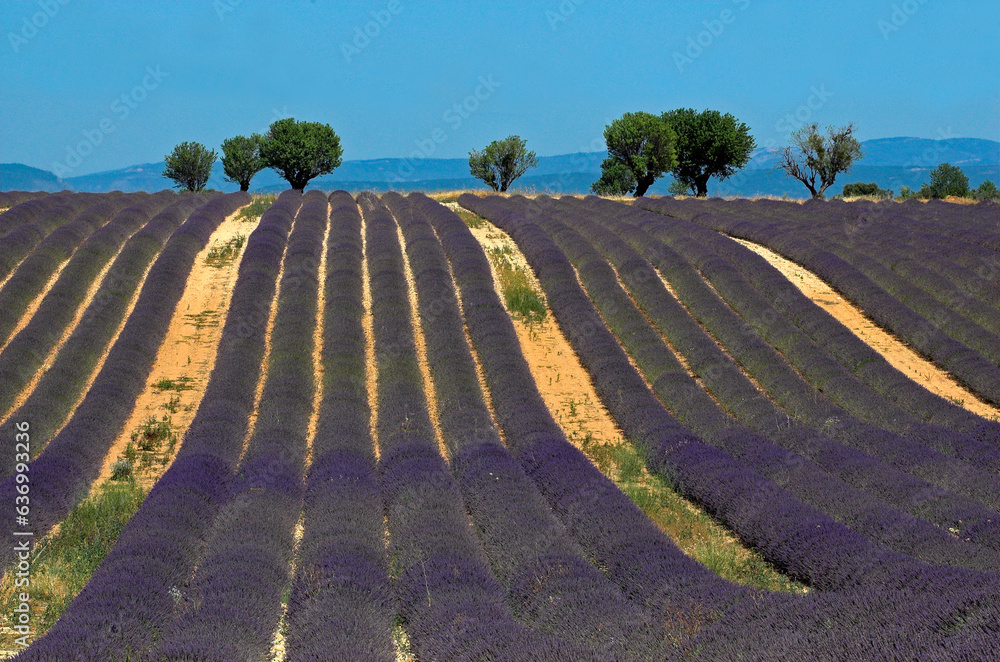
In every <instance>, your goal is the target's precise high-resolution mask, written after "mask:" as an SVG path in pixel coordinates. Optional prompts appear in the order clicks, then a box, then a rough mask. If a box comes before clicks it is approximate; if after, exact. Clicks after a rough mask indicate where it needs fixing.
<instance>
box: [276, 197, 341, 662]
mask: <svg viewBox="0 0 1000 662" xmlns="http://www.w3.org/2000/svg"><path fill="white" fill-rule="evenodd" d="M330 226H331V222H330V202H329V200H327V204H326V231H325V232H324V233H323V249H322V251H321V252H320V257H319V268H318V269H317V272H316V280H317V283H318V287H317V293H318V295H317V298H316V328H315V329H314V330H313V379H314V383H315V389H314V390H313V405H312V414H310V416H309V424H308V427H307V428H306V457H305V461H304V466H305V467H306V468H307V469H308V467H309V465H310V463H311V462H312V448H313V440H314V439H315V438H316V427H317V425H318V423H319V408H320V404H321V403H322V402H323V372H324V371H323V330H324V328H325V325H324V324H323V314H324V311H325V310H326V247H327V244H329V243H330ZM292 576H293V577H294V576H295V575H294V574H293V575H292ZM282 659H284V654H282Z"/></svg>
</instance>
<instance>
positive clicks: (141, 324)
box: [0, 194, 249, 568]
mask: <svg viewBox="0 0 1000 662" xmlns="http://www.w3.org/2000/svg"><path fill="white" fill-rule="evenodd" d="M248 198H249V196H248V195H246V194H242V195H241V194H232V195H227V196H219V197H217V198H215V199H214V200H212V201H210V202H208V203H206V204H204V205H202V206H201V207H200V208H198V209H196V210H195V211H194V212H192V213H191V215H190V216H189V217H188V219H187V221H185V222H184V224H183V225H182V226H181V227H180V228H179V229H178V230H177V231H176V232H174V233H173V234H172V235H171V237H170V239H169V240H168V241H167V243H166V245H165V246H164V248H163V251H162V252H161V253H160V256H159V257H158V258H157V260H156V262H155V263H154V264H153V266H152V268H151V269H150V273H149V275H148V277H147V279H146V281H145V283H144V285H143V287H142V291H141V292H140V293H139V297H138V299H137V301H136V304H135V307H134V309H133V311H132V314H131V315H129V318H128V320H127V321H126V323H125V326H124V328H122V330H121V332H120V334H119V336H118V339H117V340H116V341H115V344H114V345H113V346H112V347H111V349H110V350H109V352H108V356H107V358H106V359H105V361H104V364H103V366H102V367H101V370H100V372H99V373H98V375H97V376H96V378H95V379H94V382H93V384H92V385H91V387H90V389H89V391H88V392H87V395H86V396H85V397H84V399H83V401H82V402H81V403H80V404H79V405H78V406H77V407H76V409H75V410H74V412H73V417H72V418H71V419H70V420H69V421H68V422H67V423H66V425H65V426H63V428H62V429H61V430H60V431H59V433H58V434H57V435H56V436H55V437H53V438H52V440H51V441H50V442H49V443H48V444H46V445H45V447H44V450H43V451H42V453H41V454H40V455H39V456H38V457H36V458H35V459H34V460H32V461H31V462H30V464H28V465H27V469H28V470H29V472H30V476H31V515H32V516H31V527H32V530H33V531H34V534H35V535H36V536H41V535H44V534H46V533H47V532H48V531H49V530H50V529H51V528H52V527H53V526H54V525H55V524H57V523H58V522H59V521H61V519H62V518H63V517H64V516H65V515H66V514H67V513H68V512H69V510H70V509H71V508H72V507H73V506H74V505H75V504H76V503H77V502H78V501H79V500H80V499H81V498H82V497H83V496H84V495H85V494H86V491H87V489H88V487H89V485H90V484H91V482H92V481H93V480H94V479H95V478H96V477H97V475H98V473H99V472H100V470H101V467H102V465H103V462H104V458H105V455H106V454H107V452H108V449H109V448H110V447H111V444H112V443H113V442H114V440H115V438H116V437H117V436H118V434H119V433H120V432H121V430H122V428H123V427H124V425H125V421H126V420H127V418H128V416H129V414H130V413H131V412H132V407H133V406H134V403H135V400H136V398H137V397H138V395H139V394H140V393H141V392H142V390H143V389H144V388H145V386H146V380H147V378H148V376H149V373H150V371H151V370H152V367H153V361H154V360H155V357H156V353H157V350H158V349H159V347H160V344H161V343H162V342H163V338H164V336H166V333H167V328H168V327H169V324H170V320H171V318H172V317H173V313H174V308H175V307H176V305H177V302H178V301H179V300H180V297H181V295H182V294H183V293H184V287H185V284H186V282H187V276H188V273H190V271H191V267H192V265H193V263H194V259H195V256H196V255H197V254H198V253H199V252H200V251H201V250H202V249H203V248H204V247H205V246H206V245H207V244H208V240H209V237H210V236H211V234H212V232H213V231H214V230H215V228H217V227H218V226H219V224H220V223H221V222H222V221H223V220H224V219H225V218H226V216H228V215H229V214H231V213H232V212H234V211H235V210H236V209H237V208H239V207H240V206H242V205H244V204H246V203H247V202H248ZM27 420H29V421H30V419H27ZM15 478H16V476H11V477H8V478H6V480H4V482H3V483H0V497H2V498H5V499H6V503H14V499H15V496H16V495H17V494H18V493H20V491H19V490H18V485H19V483H18V481H16V480H15ZM9 539H10V540H12V541H13V540H15V538H14V537H13V536H12V537H11V538H9ZM14 549H15V548H14V544H13V542H12V543H11V544H10V545H8V546H7V549H6V550H5V551H4V552H3V553H2V555H0V565H2V567H5V568H6V567H7V566H9V565H10V564H11V563H13V562H14V561H15V560H16V553H15V552H14Z"/></svg>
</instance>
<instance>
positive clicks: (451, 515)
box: [358, 193, 600, 662]
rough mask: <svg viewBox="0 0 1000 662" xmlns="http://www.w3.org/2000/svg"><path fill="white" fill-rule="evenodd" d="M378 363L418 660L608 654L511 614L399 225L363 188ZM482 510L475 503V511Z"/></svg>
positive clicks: (394, 539) (404, 615)
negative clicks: (457, 459)
mask: <svg viewBox="0 0 1000 662" xmlns="http://www.w3.org/2000/svg"><path fill="white" fill-rule="evenodd" d="M358 202H359V204H360V206H361V209H362V214H363V217H364V220H365V239H366V241H365V244H366V256H367V261H368V273H369V279H370V283H371V304H372V321H373V330H374V340H375V359H376V363H377V364H378V413H377V422H376V429H377V439H378V444H379V447H380V457H379V474H380V486H381V489H382V493H383V497H384V498H385V505H386V513H387V526H388V532H389V554H390V558H392V559H393V561H394V563H393V565H394V568H393V572H392V578H393V584H394V589H395V593H396V596H397V600H398V603H397V609H398V615H399V618H400V620H401V622H402V624H403V627H404V629H405V630H406V633H407V634H408V636H409V638H410V641H411V644H412V646H413V651H414V653H415V654H416V655H417V657H418V658H419V659H433V660H455V661H456V662H457V661H458V660H468V659H505V660H525V661H527V660H531V659H546V660H584V659H594V660H597V659H600V658H599V657H597V656H596V655H593V654H592V653H590V651H588V650H587V648H586V647H584V646H580V645H574V644H572V643H570V642H567V641H565V640H562V639H560V638H557V637H555V636H552V635H549V634H545V633H542V632H537V631H535V630H533V629H530V628H528V627H526V626H525V625H523V624H522V623H520V622H519V621H517V620H516V619H515V618H514V617H513V615H512V614H511V611H512V606H513V605H510V604H509V603H508V600H507V595H506V592H505V591H504V589H503V587H502V585H501V583H500V581H499V580H498V578H497V576H496V575H495V574H494V572H493V570H492V569H491V567H490V562H489V561H490V560H489V558H488V557H487V554H486V552H485V551H484V549H483V545H482V544H481V543H480V540H479V539H478V538H477V536H476V533H475V530H474V529H473V528H472V527H471V526H470V523H469V515H470V512H469V510H467V507H469V506H467V505H466V503H465V502H464V500H463V496H462V489H461V487H460V485H459V484H458V482H457V481H456V480H455V478H454V477H453V476H452V469H451V468H450V467H449V466H448V464H447V463H446V462H445V458H444V457H442V454H441V449H440V448H439V446H438V442H437V440H436V439H435V430H434V427H433V425H432V423H431V418H430V413H429V410H428V402H427V397H426V394H425V392H424V384H423V376H422V374H421V370H420V366H419V362H418V354H417V346H416V341H415V336H414V329H413V324H412V323H411V306H410V301H409V287H408V284H407V280H406V275H405V267H404V265H405V263H404V260H403V253H402V250H401V247H400V245H399V240H398V237H397V224H396V221H395V219H394V218H393V216H392V214H391V213H390V212H389V210H388V209H387V208H386V206H385V205H384V204H383V202H382V201H380V200H379V199H378V198H377V197H375V196H374V195H372V194H366V193H362V194H361V195H359V196H358ZM472 512H473V513H474V512H475V511H474V510H473V511H472Z"/></svg>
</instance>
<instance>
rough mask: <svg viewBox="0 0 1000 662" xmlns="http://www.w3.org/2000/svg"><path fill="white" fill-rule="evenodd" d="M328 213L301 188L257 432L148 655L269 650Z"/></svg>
mask: <svg viewBox="0 0 1000 662" xmlns="http://www.w3.org/2000/svg"><path fill="white" fill-rule="evenodd" d="M328 220H329V215H328V205H327V199H326V195H325V194H324V193H322V192H321V191H310V192H308V193H306V194H305V195H304V196H303V197H302V207H301V209H300V210H299V212H298V214H297V216H296V218H295V225H294V227H293V229H292V232H291V235H290V236H289V238H288V248H287V249H286V251H285V259H284V266H283V271H282V275H281V281H280V288H279V290H278V302H277V310H276V313H275V317H274V325H273V328H272V331H271V346H270V351H269V353H268V358H267V376H266V378H265V381H264V386H263V390H262V392H261V399H260V404H259V406H258V408H257V416H256V420H255V423H254V428H253V432H252V434H251V435H250V438H249V440H247V442H246V445H245V450H244V451H243V455H242V457H241V459H240V464H239V469H238V471H237V472H236V474H235V475H234V476H233V478H232V490H231V492H230V493H229V494H227V497H226V503H225V506H224V507H223V508H222V509H221V510H220V512H219V513H218V515H217V516H216V518H215V522H214V524H213V525H212V528H211V531H210V532H209V533H208V535H207V536H206V539H205V544H204V546H203V547H202V549H201V550H200V554H199V558H198V563H197V571H196V572H195V573H194V575H193V576H192V577H191V578H190V579H189V580H188V581H187V583H186V585H185V586H184V588H183V589H182V590H181V598H180V602H181V604H180V606H179V608H178V610H177V612H178V613H177V614H176V615H175V620H174V621H173V622H172V623H171V624H170V626H169V627H168V628H166V631H165V632H164V633H163V634H162V638H161V640H160V641H159V642H158V644H157V646H156V648H155V650H154V652H153V654H152V657H153V659H166V660H191V659H197V660H217V661H218V662H224V661H226V660H259V659H264V658H265V657H266V656H267V654H268V652H269V651H270V648H271V643H272V639H273V636H274V632H275V630H276V629H277V626H278V621H279V619H280V616H281V596H282V592H283V591H284V590H285V588H286V587H287V586H288V583H289V579H290V578H289V576H288V569H289V564H290V562H291V558H292V553H293V549H294V529H295V523H296V521H297V520H298V518H299V513H300V512H301V510H302V477H303V472H304V466H305V459H306V453H307V441H308V423H309V418H310V415H311V413H312V403H313V394H314V390H315V383H314V381H315V380H314V374H313V373H314V368H313V362H312V357H313V349H314V347H313V339H314V332H315V327H316V321H317V306H316V303H317V292H318V287H319V285H318V276H319V266H320V260H321V256H322V251H323V239H324V235H325V233H326V227H327V223H328Z"/></svg>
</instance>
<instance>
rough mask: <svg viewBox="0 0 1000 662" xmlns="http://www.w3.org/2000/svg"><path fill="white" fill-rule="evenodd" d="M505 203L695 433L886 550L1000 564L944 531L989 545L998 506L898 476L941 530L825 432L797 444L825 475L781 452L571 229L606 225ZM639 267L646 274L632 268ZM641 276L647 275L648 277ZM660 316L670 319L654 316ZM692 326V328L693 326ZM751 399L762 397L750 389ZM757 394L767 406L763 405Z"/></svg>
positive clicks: (804, 434) (877, 466) (735, 374)
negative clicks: (565, 266) (901, 505)
mask: <svg viewBox="0 0 1000 662" xmlns="http://www.w3.org/2000/svg"><path fill="white" fill-rule="evenodd" d="M511 204H512V206H514V207H515V208H520V209H521V211H523V212H524V213H525V215H526V217H528V218H531V219H532V220H534V221H535V222H537V223H538V224H539V225H540V226H541V227H542V228H544V229H545V230H546V231H547V232H548V233H549V234H550V236H552V238H553V239H555V241H556V243H557V244H559V246H560V248H562V249H563V250H564V252H565V253H566V254H567V257H569V259H570V261H571V262H572V263H573V264H574V267H575V269H576V270H577V273H578V274H579V277H580V279H581V282H582V284H583V285H584V287H585V288H586V290H587V293H588V295H589V297H590V298H591V300H592V301H593V302H594V304H595V305H596V306H597V308H598V309H599V311H600V314H601V317H602V318H603V319H604V321H605V322H606V323H607V325H608V326H609V328H610V329H611V330H612V331H613V332H614V334H615V335H616V336H617V339H618V341H619V342H620V343H621V344H622V345H623V346H624V347H625V349H626V350H627V351H628V352H629V353H630V354H631V356H632V357H633V360H635V362H636V363H637V365H638V366H639V368H640V369H641V370H642V372H643V373H644V375H645V378H646V380H647V382H649V383H651V384H652V385H653V391H654V392H655V393H656V395H657V396H658V397H659V398H660V400H661V401H663V402H664V403H665V404H666V405H668V407H669V408H670V410H671V412H672V413H673V414H674V415H675V416H677V417H678V419H679V420H680V421H681V422H683V423H684V424H685V425H686V426H687V427H689V428H690V429H691V430H692V431H693V432H695V433H696V434H697V435H698V436H699V437H701V438H702V439H703V440H705V441H707V442H709V443H711V444H712V445H713V446H716V447H718V448H720V449H722V450H724V451H725V452H726V453H728V454H730V455H731V456H733V457H734V458H739V459H741V460H743V461H744V462H745V463H746V465H747V466H748V467H752V468H753V469H754V470H755V471H756V472H758V473H759V474H760V475H761V476H764V477H766V478H768V479H770V480H771V481H773V482H774V483H775V484H778V485H781V486H783V487H785V489H787V490H788V491H789V492H791V493H792V494H794V495H795V496H796V497H797V498H798V499H800V500H801V501H803V502H804V503H808V504H810V505H812V506H814V507H816V508H817V509H819V510H821V511H823V512H825V513H827V514H828V515H830V516H831V517H833V518H834V519H835V520H837V521H839V522H841V523H843V524H845V525H847V526H849V527H851V528H852V529H854V530H856V531H858V532H859V533H862V534H863V535H865V536H866V537H868V538H870V539H872V540H875V541H877V542H878V543H879V544H881V545H883V546H885V547H887V548H890V549H895V550H897V551H900V552H903V553H905V554H908V555H910V556H914V557H915V558H919V559H922V560H925V561H928V562H934V563H946V564H955V565H960V566H964V567H971V568H975V569H980V570H996V566H997V563H996V553H995V551H993V550H991V549H986V548H983V547H980V546H979V545H970V544H968V543H966V542H964V541H961V540H958V539H956V538H955V537H954V536H953V535H952V534H951V533H949V532H948V531H947V527H949V526H952V525H953V524H954V523H955V522H960V521H961V520H962V518H968V520H969V523H968V526H967V528H966V536H967V537H969V538H970V539H972V540H976V541H979V540H981V541H982V543H983V544H992V545H993V548H994V549H995V548H996V540H995V535H994V532H995V529H996V525H997V521H998V519H1000V518H998V516H997V514H996V512H995V511H990V510H989V509H987V508H985V507H983V506H980V505H979V504H976V503H975V502H973V501H971V500H969V499H963V498H961V497H956V496H955V495H953V494H950V493H947V492H945V491H944V490H942V489H940V488H938V489H934V487H935V486H933V485H930V484H928V483H923V482H922V481H919V480H917V481H914V480H912V479H911V480H907V479H909V478H910V477H909V476H906V475H905V474H902V473H901V472H896V473H897V474H899V478H901V479H902V481H903V486H904V489H903V490H899V491H900V492H902V494H901V495H900V498H901V500H903V501H910V502H909V503H907V504H906V505H907V506H908V507H909V509H910V510H912V511H914V512H915V513H919V514H921V515H923V514H924V511H925V510H928V509H930V508H934V507H937V508H938V509H939V510H941V511H943V512H940V513H938V515H937V517H938V519H939V520H942V523H943V524H944V528H938V527H937V526H934V525H933V524H931V523H929V522H925V521H923V520H920V519H917V518H916V517H913V516H910V515H907V514H904V513H902V512H899V511H898V510H896V509H895V508H893V507H890V506H889V505H888V504H886V503H885V502H883V501H882V500H881V499H880V498H879V496H880V494H879V493H880V492H882V491H892V490H894V489H895V488H896V487H897V486H896V485H894V484H891V483H890V484H886V481H885V480H884V479H882V474H883V469H887V468H888V467H885V466H884V465H882V464H881V463H879V462H870V461H869V462H865V461H866V460H870V458H868V457H867V456H865V455H864V454H863V453H860V452H857V451H854V452H851V449H850V448H845V447H842V446H840V445H839V444H837V443H836V442H834V441H832V440H831V439H829V438H824V437H823V436H819V435H818V434H817V433H816V432H815V431H809V430H807V429H802V430H800V432H801V437H800V445H801V446H802V447H805V448H807V449H809V450H810V451H812V452H811V453H810V454H814V455H818V456H820V458H821V461H822V462H824V463H825V465H826V467H830V470H829V472H828V470H827V469H826V468H825V467H821V466H819V465H817V464H815V463H814V462H813V461H812V460H811V458H807V457H805V456H803V455H802V454H801V453H798V452H796V451H795V449H789V450H786V449H784V448H782V447H781V445H780V444H776V443H774V442H773V441H772V440H771V439H770V438H769V437H770V435H771V433H772V432H773V431H774V429H776V428H770V429H768V427H767V426H760V428H759V429H754V430H751V429H749V428H747V427H744V426H743V425H741V424H740V423H738V422H737V421H736V420H734V419H733V418H732V417H731V416H730V415H729V414H728V413H727V412H726V411H725V410H723V409H721V408H720V407H719V406H718V405H716V403H715V402H714V401H713V400H712V398H711V397H710V396H709V395H708V394H707V393H706V392H705V391H704V390H702V389H701V387H700V386H699V385H698V384H697V383H696V382H695V380H694V379H693V378H692V377H690V376H688V375H687V374H686V372H685V371H684V368H683V366H682V365H681V364H680V362H679V361H678V359H677V358H676V357H675V356H674V355H673V353H672V352H671V351H670V349H669V348H668V347H667V346H666V345H665V344H664V342H663V339H662V337H661V336H660V335H659V332H658V331H657V330H656V329H655V328H653V326H652V324H651V323H650V322H649V321H647V319H646V318H645V317H644V315H643V313H642V312H640V310H639V309H637V308H636V306H635V305H633V303H632V301H631V299H630V298H629V295H628V293H626V291H625V290H624V289H623V288H622V286H621V285H620V284H619V282H618V279H617V274H616V273H615V271H614V270H613V269H612V268H611V266H610V265H609V264H608V262H607V261H606V260H605V257H604V256H603V255H601V254H600V253H599V252H598V251H597V250H596V249H595V248H594V247H593V246H592V245H591V244H590V243H589V241H588V239H586V238H584V237H583V236H581V234H579V233H577V232H576V231H575V230H574V229H572V228H571V227H570V225H572V226H574V227H577V228H579V229H580V231H581V232H583V233H585V234H587V235H590V236H595V235H596V236H600V237H602V238H604V239H608V240H610V239H613V238H614V236H613V235H611V233H609V232H608V231H606V230H603V231H602V229H601V227H600V225H599V224H597V223H593V222H591V223H588V222H587V221H586V220H585V219H584V217H583V215H582V214H580V213H578V212H575V213H572V214H566V213H563V212H561V211H560V210H559V209H558V208H557V207H555V206H554V205H551V204H549V205H544V203H543V204H539V205H527V204H526V201H525V200H523V199H521V200H512V201H511ZM546 207H547V208H546ZM560 219H561V220H560ZM563 221H565V222H563ZM623 235H624V236H627V235H628V230H623ZM619 241H620V242H621V243H622V244H624V242H622V241H621V240H619ZM654 245H655V244H654ZM619 248H620V249H624V250H626V251H630V252H631V253H632V254H631V255H628V257H631V258H632V259H633V268H632V269H628V265H625V264H623V262H621V261H619V262H618V264H616V266H619V265H621V266H622V267H624V268H622V271H624V272H625V273H628V274H629V276H631V278H630V280H632V281H633V282H634V281H635V280H637V279H641V280H644V281H645V282H647V283H649V284H650V285H652V287H651V288H650V289H655V290H656V291H658V292H660V293H662V295H666V294H667V291H666V289H665V288H664V287H663V285H662V284H659V283H658V279H656V280H654V279H655V272H654V271H653V269H652V267H651V266H650V265H649V264H648V263H646V262H645V261H644V260H642V259H641V258H640V257H639V256H638V255H637V254H634V251H631V249H629V248H628V247H627V246H624V245H621V246H619ZM636 269H641V270H642V271H638V272H637V271H636ZM622 271H619V273H622ZM639 274H644V276H645V278H643V277H642V276H640V275H639ZM657 286H658V287H657ZM644 312H646V314H647V315H649V314H650V313H652V312H655V311H651V310H648V309H647V310H645V311H644ZM671 312H675V313H677V314H679V315H683V317H687V318H688V320H689V324H692V323H693V321H692V320H690V318H689V316H687V315H684V311H683V309H681V310H676V309H675V310H674V311H671ZM664 316H666V315H664V314H661V315H660V317H664ZM689 329H690V330H691V331H694V330H695V329H694V328H691V327H690V326H689ZM700 336H701V339H702V340H703V342H702V344H701V346H700V347H699V348H698V349H699V350H701V352H712V351H713V350H714V352H713V353H714V354H715V356H714V357H712V358H715V362H713V364H712V366H710V367H709V370H710V371H712V372H716V371H720V370H721V369H720V368H719V367H715V366H717V365H723V366H724V365H725V363H724V358H725V357H724V355H723V354H722V351H721V350H720V349H719V347H718V346H717V345H715V343H713V342H711V339H710V338H708V337H707V336H706V335H705V334H704V333H701V334H700ZM709 356H711V355H709ZM695 358H696V359H698V358H700V356H699V354H695ZM730 363H731V362H730ZM729 367H730V370H729V371H728V372H729V374H727V375H724V376H723V375H721V374H720V375H719V376H720V377H724V378H728V379H738V378H739V377H741V376H740V375H739V370H738V369H736V368H735V366H732V365H730V366H729ZM743 380H744V381H745V382H746V386H747V387H749V389H745V392H747V391H751V392H752V391H756V389H753V388H752V384H750V383H749V382H748V381H746V378H743ZM748 394H749V393H748ZM756 395H758V396H760V395H761V394H760V392H759V391H756ZM756 400H757V402H751V403H749V404H751V405H755V406H766V405H764V404H763V403H768V404H770V403H769V401H767V398H766V397H763V396H761V397H760V398H757V399H756ZM761 400H762V401H763V402H760V401H761ZM771 407H772V410H773V417H772V423H776V424H777V426H781V425H783V423H784V422H783V421H782V418H784V416H782V412H781V411H780V410H778V409H777V408H776V407H774V406H773V405H771ZM777 429H780V427H779V428H777ZM847 458H850V459H853V460H854V462H853V464H854V466H853V467H851V466H850V463H847V462H844V460H845V459H847ZM844 469H852V470H853V471H858V470H859V469H860V470H862V471H864V472H865V473H866V474H867V475H866V478H867V484H865V487H870V490H869V491H865V490H863V489H862V488H861V487H860V486H853V485H851V484H849V483H848V482H846V481H843V480H841V479H840V478H839V477H838V476H837V474H841V475H844V474H843V473H842V471H843V470H844ZM851 473H852V472H847V476H848V477H850V476H851ZM906 488H909V489H906ZM872 492H874V494H873V493H872Z"/></svg>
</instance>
